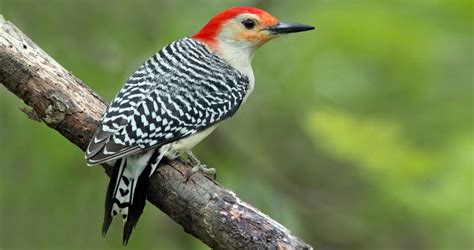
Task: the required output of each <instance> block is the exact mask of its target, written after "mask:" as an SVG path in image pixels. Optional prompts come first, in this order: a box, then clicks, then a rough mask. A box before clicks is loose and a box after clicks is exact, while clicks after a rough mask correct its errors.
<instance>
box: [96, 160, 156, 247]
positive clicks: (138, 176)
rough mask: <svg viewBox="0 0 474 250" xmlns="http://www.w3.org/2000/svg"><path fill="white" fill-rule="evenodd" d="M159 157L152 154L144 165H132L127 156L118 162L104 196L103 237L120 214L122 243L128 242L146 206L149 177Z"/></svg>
mask: <svg viewBox="0 0 474 250" xmlns="http://www.w3.org/2000/svg"><path fill="white" fill-rule="evenodd" d="M157 160H158V161H159V159H157V157H156V156H155V155H153V156H152V157H151V158H150V160H149V161H147V163H146V165H145V166H144V168H143V166H134V165H132V164H131V163H132V160H131V159H129V158H128V157H125V158H121V159H118V160H117V161H116V162H115V165H114V168H113V173H112V176H111V177H110V182H109V186H108V188H107V194H106V197H105V213H104V223H103V225H102V235H103V236H105V234H106V233H107V230H108V229H109V226H110V223H111V222H112V219H113V218H114V217H115V216H116V215H119V214H120V216H121V217H122V220H123V222H124V228H123V244H124V245H126V244H127V242H128V239H129V238H130V235H131V234H132V231H133V229H134V228H135V226H136V224H137V222H138V219H139V218H140V215H141V214H142V212H143V209H144V207H145V203H146V197H147V192H148V182H149V180H148V179H149V176H150V173H151V171H153V170H154V169H155V167H156V165H157V164H156V163H155V161H157Z"/></svg>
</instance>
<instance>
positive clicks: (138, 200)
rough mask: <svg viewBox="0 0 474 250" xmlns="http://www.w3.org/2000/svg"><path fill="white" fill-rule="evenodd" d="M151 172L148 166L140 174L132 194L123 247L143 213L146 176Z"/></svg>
mask: <svg viewBox="0 0 474 250" xmlns="http://www.w3.org/2000/svg"><path fill="white" fill-rule="evenodd" d="M150 171H151V166H150V164H148V165H147V166H146V168H145V169H144V170H143V172H142V173H141V175H140V177H139V178H138V180H137V183H136V185H135V191H134V192H133V196H132V197H133V202H132V203H131V205H130V206H129V207H128V217H127V219H126V221H125V225H124V227H123V245H127V243H128V239H129V238H130V235H131V234H132V231H133V229H134V228H135V226H136V224H137V222H138V219H139V218H140V215H141V214H142V213H143V209H144V208H145V204H146V197H147V192H148V183H149V181H148V176H149V174H150Z"/></svg>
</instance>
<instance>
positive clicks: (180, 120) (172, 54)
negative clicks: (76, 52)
mask: <svg viewBox="0 0 474 250" xmlns="http://www.w3.org/2000/svg"><path fill="white" fill-rule="evenodd" d="M248 88H249V79H248V77H247V76H245V75H243V74H242V73H241V72H240V71H238V70H237V69H235V68H233V67H232V66H231V65H230V64H228V63H227V62H226V61H224V60H223V59H221V58H219V57H218V56H216V55H215V54H214V53H213V52H211V51H210V50H209V49H208V48H207V47H206V46H205V45H204V44H202V43H201V42H199V41H196V40H194V39H191V38H183V39H181V40H177V41H175V42H173V43H171V44H169V45H168V46H166V47H164V48H163V49H162V50H161V51H159V52H158V53H156V54H155V55H154V56H152V57H151V58H149V59H148V60H146V61H145V63H144V64H143V65H142V66H141V67H140V68H139V69H138V70H137V71H136V72H135V73H134V74H133V75H132V76H131V77H130V78H129V79H128V81H127V82H126V84H125V85H124V87H123V88H122V90H121V91H120V92H119V93H118V94H117V96H116V97H115V99H114V100H113V101H112V103H111V104H110V106H109V108H108V109H107V112H106V113H105V114H104V117H103V119H102V124H101V127H100V128H99V129H98V131H97V133H96V135H95V136H94V139H93V140H92V141H91V144H90V145H89V148H88V150H87V158H88V162H89V163H92V164H98V163H101V162H104V161H109V160H113V159H116V158H121V157H124V156H125V155H129V154H133V153H137V152H140V151H143V150H144V149H147V148H150V147H154V146H160V145H164V144H166V143H169V142H172V141H175V140H177V139H180V138H183V137H186V136H189V135H192V134H195V133H196V132H198V131H200V130H203V129H205V128H207V127H209V126H211V125H213V124H215V123H216V122H219V121H221V120H224V119H227V118H229V117H231V116H232V115H233V114H234V113H235V112H236V111H237V109H238V107H239V106H240V104H241V102H242V100H243V99H244V96H245V94H246V92H247V89H248Z"/></svg>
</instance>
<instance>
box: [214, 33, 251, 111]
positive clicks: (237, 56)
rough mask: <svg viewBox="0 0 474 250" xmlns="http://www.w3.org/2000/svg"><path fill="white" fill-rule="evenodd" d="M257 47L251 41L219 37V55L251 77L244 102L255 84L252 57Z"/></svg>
mask: <svg viewBox="0 0 474 250" xmlns="http://www.w3.org/2000/svg"><path fill="white" fill-rule="evenodd" d="M255 49H256V48H255V46H254V45H253V44H251V43H245V42H234V41H229V40H228V39H225V38H223V37H218V38H217V50H218V53H219V56H221V57H222V58H223V59H224V60H226V61H227V62H228V63H229V64H230V65H231V66H232V67H234V68H236V69H237V70H238V71H240V72H241V73H242V74H244V75H245V76H247V77H248V78H249V89H248V91H247V94H246V95H245V97H244V102H245V101H246V100H247V97H248V95H249V94H250V93H252V91H253V88H254V84H255V76H254V74H253V69H252V58H253V55H254V53H255Z"/></svg>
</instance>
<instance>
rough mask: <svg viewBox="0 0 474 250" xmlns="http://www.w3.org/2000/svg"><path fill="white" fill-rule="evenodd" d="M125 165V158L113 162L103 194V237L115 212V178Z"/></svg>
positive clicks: (117, 177) (116, 178)
mask: <svg viewBox="0 0 474 250" xmlns="http://www.w3.org/2000/svg"><path fill="white" fill-rule="evenodd" d="M124 165H125V158H124V159H118V160H117V161H116V162H115V165H114V168H113V171H112V175H111V176H110V181H109V186H108V187H107V193H106V195H105V213H104V222H103V224H102V236H103V237H105V235H106V234H107V231H108V230H109V227H110V223H112V219H113V217H114V216H115V215H117V214H112V207H113V204H114V202H113V201H114V193H115V188H116V186H117V180H118V179H119V175H120V173H121V172H123V166H124Z"/></svg>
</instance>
